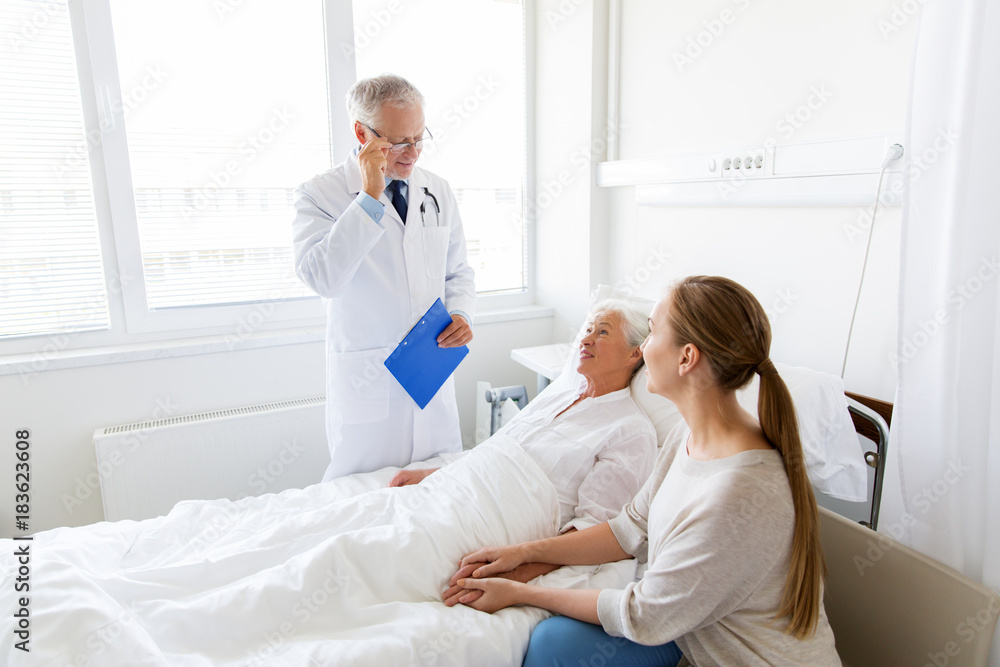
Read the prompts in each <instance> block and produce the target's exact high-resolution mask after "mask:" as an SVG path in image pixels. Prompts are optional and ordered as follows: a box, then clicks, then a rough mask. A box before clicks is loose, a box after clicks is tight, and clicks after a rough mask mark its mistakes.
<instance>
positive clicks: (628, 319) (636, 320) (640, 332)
mask: <svg viewBox="0 0 1000 667" xmlns="http://www.w3.org/2000/svg"><path fill="white" fill-rule="evenodd" d="M597 313H618V315H619V316H621V318H622V329H623V331H624V333H625V341H626V342H627V343H628V345H629V347H639V346H640V345H642V341H644V340H646V336H648V335H649V308H648V307H643V306H641V305H639V304H637V303H635V302H633V301H629V300H627V299H621V298H618V299H615V298H611V299H604V300H603V301H599V302H598V303H595V304H594V307H593V308H591V309H590V314H588V315H587V322H590V321H591V320H593V319H594V316H595V315H597Z"/></svg>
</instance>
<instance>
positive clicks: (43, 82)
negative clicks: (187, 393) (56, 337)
mask: <svg viewBox="0 0 1000 667" xmlns="http://www.w3.org/2000/svg"><path fill="white" fill-rule="evenodd" d="M0 36H2V38H0V304H2V305H0V337H13V336H20V335H29V334H56V333H58V334H64V333H68V332H76V331H86V330H90V329H106V328H107V327H108V300H107V293H106V290H105V287H104V270H103V267H102V263H101V251H100V245H99V243H98V235H97V218H96V214H95V212H94V197H93V193H92V188H91V182H90V165H89V163H88V157H87V141H88V138H89V139H91V140H92V139H93V138H94V135H93V134H90V135H88V134H87V133H86V131H85V130H84V123H83V115H82V112H81V103H80V88H79V85H78V83H77V73H76V62H75V59H74V55H73V39H72V35H71V34H70V27H69V16H68V12H67V9H66V4H65V2H52V1H51V0H49V1H46V2H32V1H28V0H18V1H15V2H5V3H3V5H0Z"/></svg>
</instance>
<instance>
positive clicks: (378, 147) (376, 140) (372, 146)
mask: <svg viewBox="0 0 1000 667" xmlns="http://www.w3.org/2000/svg"><path fill="white" fill-rule="evenodd" d="M391 147H392V144H391V143H389V142H388V141H386V140H385V139H382V138H380V137H372V138H371V139H370V140H369V141H368V142H367V143H366V144H365V145H364V146H362V147H361V150H360V151H359V152H358V167H359V168H360V169H361V187H362V189H363V190H364V191H365V192H367V193H368V194H369V195H370V196H371V198H372V199H378V198H379V197H381V196H382V191H383V190H385V168H386V165H387V164H388V159H387V158H388V155H389V148H391Z"/></svg>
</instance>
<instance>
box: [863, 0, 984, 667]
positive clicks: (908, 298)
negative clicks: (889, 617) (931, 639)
mask: <svg viewBox="0 0 1000 667" xmlns="http://www.w3.org/2000/svg"><path fill="white" fill-rule="evenodd" d="M905 151H906V154H905V158H906V160H907V163H906V181H907V188H906V199H905V201H904V204H903V230H902V256H901V261H900V276H899V294H900V303H899V333H898V337H899V339H898V345H897V359H896V360H895V361H896V363H897V364H898V389H897V395H896V405H895V411H894V413H893V420H892V432H891V437H890V447H892V448H893V449H894V451H890V454H889V457H888V472H887V479H886V489H885V495H884V497H883V504H882V516H881V517H880V521H879V524H880V525H879V530H880V532H885V533H888V534H890V535H892V536H893V537H900V536H901V537H900V539H901V541H903V542H905V543H908V544H910V545H911V546H912V547H914V548H915V549H917V550H919V551H922V552H924V553H926V554H928V555H930V556H932V557H934V558H936V559H938V560H940V561H942V562H944V563H946V564H948V565H950V566H951V567H954V568H955V569H957V570H959V571H960V572H962V573H964V574H965V575H966V576H968V577H969V578H971V579H974V580H975V581H979V582H982V583H984V584H985V585H987V586H990V587H991V588H993V589H994V590H1000V289H998V285H1000V178H998V177H1000V0H929V1H928V2H926V3H925V4H924V7H923V9H922V11H921V17H920V26H919V32H918V36H917V44H916V53H915V56H914V69H913V83H912V98H911V100H910V111H909V118H908V122H907V138H906V144H905ZM956 623H957V621H956ZM990 664H991V665H993V666H994V667H1000V640H997V639H995V640H994V642H993V653H992V660H991V663H990Z"/></svg>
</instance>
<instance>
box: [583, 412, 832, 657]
mask: <svg viewBox="0 0 1000 667" xmlns="http://www.w3.org/2000/svg"><path fill="white" fill-rule="evenodd" d="M689 435H690V430H689V429H688V428H687V426H686V425H685V424H683V423H681V424H679V425H678V426H677V427H676V428H675V429H674V430H673V431H671V433H670V435H668V436H667V439H666V441H665V442H664V445H663V448H662V449H661V451H660V455H659V457H658V458H657V461H656V466H655V468H654V469H653V474H652V475H651V476H650V478H649V480H648V481H647V482H646V484H645V486H643V488H642V489H641V490H640V491H639V494H638V495H637V496H636V497H635V499H634V500H633V501H632V503H630V504H629V505H627V506H626V507H625V510H624V511H622V513H621V514H619V515H618V517H616V518H615V519H613V520H612V521H611V523H610V525H611V529H612V531H613V532H614V534H615V537H616V538H617V539H618V542H619V543H620V544H621V546H622V548H623V549H624V550H625V551H627V552H628V553H630V554H632V555H634V556H636V557H637V558H639V560H640V561H645V560H647V558H648V568H647V570H646V572H645V574H644V575H643V577H642V578H641V579H640V580H639V581H638V582H637V583H632V584H629V585H628V586H627V587H626V588H625V590H604V591H602V592H601V594H600V598H599V600H598V615H599V617H600V619H601V624H602V625H603V626H604V628H605V630H607V632H608V633H609V634H611V635H614V636H624V637H627V638H629V639H631V640H633V641H636V642H638V643H640V644H647V645H654V644H664V643H666V642H668V641H670V640H676V642H677V645H678V646H679V647H680V649H681V651H683V652H684V656H685V658H687V660H689V661H690V662H691V663H693V664H695V665H840V659H839V657H838V656H837V652H836V650H835V648H834V641H833V632H832V631H831V630H830V625H829V623H828V622H827V618H826V612H825V611H824V610H823V609H822V608H821V609H820V618H819V624H818V627H817V629H816V632H815V634H813V635H812V636H810V637H808V638H806V639H803V640H799V639H796V638H795V637H793V636H792V635H789V634H786V633H785V632H783V628H784V627H785V624H786V623H785V620H784V619H777V620H775V612H776V611H777V609H778V606H779V605H780V603H781V594H782V590H783V588H784V585H785V576H786V574H787V572H788V567H789V560H790V553H791V544H792V531H793V519H794V510H793V506H792V495H791V490H790V488H789V485H788V477H787V476H786V474H785V470H784V466H783V464H782V460H781V455H780V454H779V453H778V452H777V451H774V450H769V451H765V450H752V451H746V452H742V453H740V454H736V455H735V456H730V457H726V458H723V459H717V460H714V461H697V460H694V459H691V458H689V457H688V455H687V440H688V436H689Z"/></svg>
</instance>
